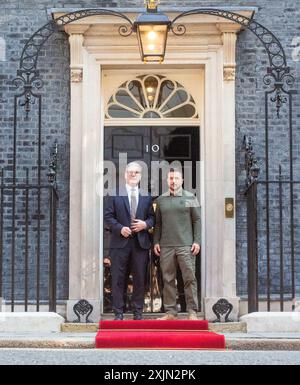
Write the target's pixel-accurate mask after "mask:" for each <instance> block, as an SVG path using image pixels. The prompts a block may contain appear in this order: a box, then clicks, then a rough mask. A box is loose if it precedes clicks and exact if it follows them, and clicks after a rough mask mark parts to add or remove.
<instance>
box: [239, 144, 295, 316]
mask: <svg viewBox="0 0 300 385" xmlns="http://www.w3.org/2000/svg"><path fill="white" fill-rule="evenodd" d="M246 148H247V152H248V155H246V159H247V164H248V166H249V167H248V171H249V172H248V186H247V189H246V192H245V194H246V198H247V238H248V312H249V313H251V312H255V311H260V310H266V311H272V310H276V311H278V310H279V311H291V310H294V302H295V299H296V298H297V290H296V289H297V285H296V282H297V279H299V277H300V255H299V252H298V254H297V247H296V236H295V235H296V232H299V231H300V227H299V221H298V220H297V221H296V220H295V218H296V217H297V218H298V217H299V215H300V201H299V199H298V198H297V194H298V193H299V192H300V181H296V180H293V179H289V178H287V177H284V175H283V173H282V165H281V164H279V167H278V174H277V176H276V177H275V178H274V179H272V180H260V179H258V170H259V169H258V168H257V160H256V158H255V156H254V153H253V151H252V145H251V139H250V142H249V138H246ZM251 170H252V171H251ZM251 174H252V175H251Z"/></svg>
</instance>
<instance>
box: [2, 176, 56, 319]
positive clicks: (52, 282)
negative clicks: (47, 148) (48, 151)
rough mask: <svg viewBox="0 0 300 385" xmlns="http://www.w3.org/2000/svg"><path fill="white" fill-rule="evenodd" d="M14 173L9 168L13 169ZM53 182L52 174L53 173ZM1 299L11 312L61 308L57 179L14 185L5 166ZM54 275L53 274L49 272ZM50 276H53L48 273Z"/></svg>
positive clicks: (3, 179)
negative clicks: (57, 300) (58, 268)
mask: <svg viewBox="0 0 300 385" xmlns="http://www.w3.org/2000/svg"><path fill="white" fill-rule="evenodd" d="M7 174H9V172H7ZM48 176H49V181H50V179H51V178H50V176H52V177H53V174H52V175H51V172H50V173H49V174H48ZM0 178H1V181H0V298H1V299H2V304H3V303H5V310H6V311H9V307H10V311H12V312H13V311H15V310H16V307H17V306H18V309H21V310H22V311H29V307H30V306H31V305H33V306H34V307H35V309H36V311H39V310H40V306H41V305H46V306H48V307H49V311H54V312H55V311H56V286H57V285H56V215H57V203H58V193H57V189H56V185H55V183H52V182H51V183H49V184H46V185H42V184H31V183H30V182H29V170H28V169H26V178H25V183H9V180H8V178H7V177H6V172H5V170H4V169H2V170H0ZM46 272H47V273H48V274H47V273H46ZM47 275H48V280H47V281H45V277H46V276H47Z"/></svg>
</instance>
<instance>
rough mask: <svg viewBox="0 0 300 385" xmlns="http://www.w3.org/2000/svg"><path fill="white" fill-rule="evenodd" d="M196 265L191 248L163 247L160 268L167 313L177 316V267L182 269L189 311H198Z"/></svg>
mask: <svg viewBox="0 0 300 385" xmlns="http://www.w3.org/2000/svg"><path fill="white" fill-rule="evenodd" d="M195 265H196V257H195V256H194V255H193V254H192V253H191V246H170V247H165V246H161V250H160V268H161V271H162V276H163V283H164V288H163V304H164V308H165V312H166V313H171V314H177V306H176V296H177V285H176V275H177V266H179V267H180V270H181V273H182V279H183V283H184V294H185V301H186V308H187V311H188V312H196V311H197V309H198V305H197V302H198V298H197V280H196V276H195Z"/></svg>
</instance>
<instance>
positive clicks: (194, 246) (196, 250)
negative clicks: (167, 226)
mask: <svg viewBox="0 0 300 385" xmlns="http://www.w3.org/2000/svg"><path fill="white" fill-rule="evenodd" d="M199 251H200V245H199V244H198V243H193V244H192V248H191V252H192V254H193V255H197V254H199Z"/></svg>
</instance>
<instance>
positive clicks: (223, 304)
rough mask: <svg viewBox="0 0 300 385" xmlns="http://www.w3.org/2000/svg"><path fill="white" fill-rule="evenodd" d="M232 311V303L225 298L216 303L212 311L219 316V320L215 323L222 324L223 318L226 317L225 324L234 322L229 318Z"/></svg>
mask: <svg viewBox="0 0 300 385" xmlns="http://www.w3.org/2000/svg"><path fill="white" fill-rule="evenodd" d="M232 309H233V305H232V304H231V303H230V302H228V301H227V299H225V298H221V299H219V301H218V302H216V303H215V304H214V305H213V307H212V311H213V312H214V313H215V315H216V316H217V319H216V320H215V321H213V322H222V319H221V317H224V316H225V317H224V321H225V322H232V320H230V319H229V318H228V317H229V314H230V313H231V312H232Z"/></svg>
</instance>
